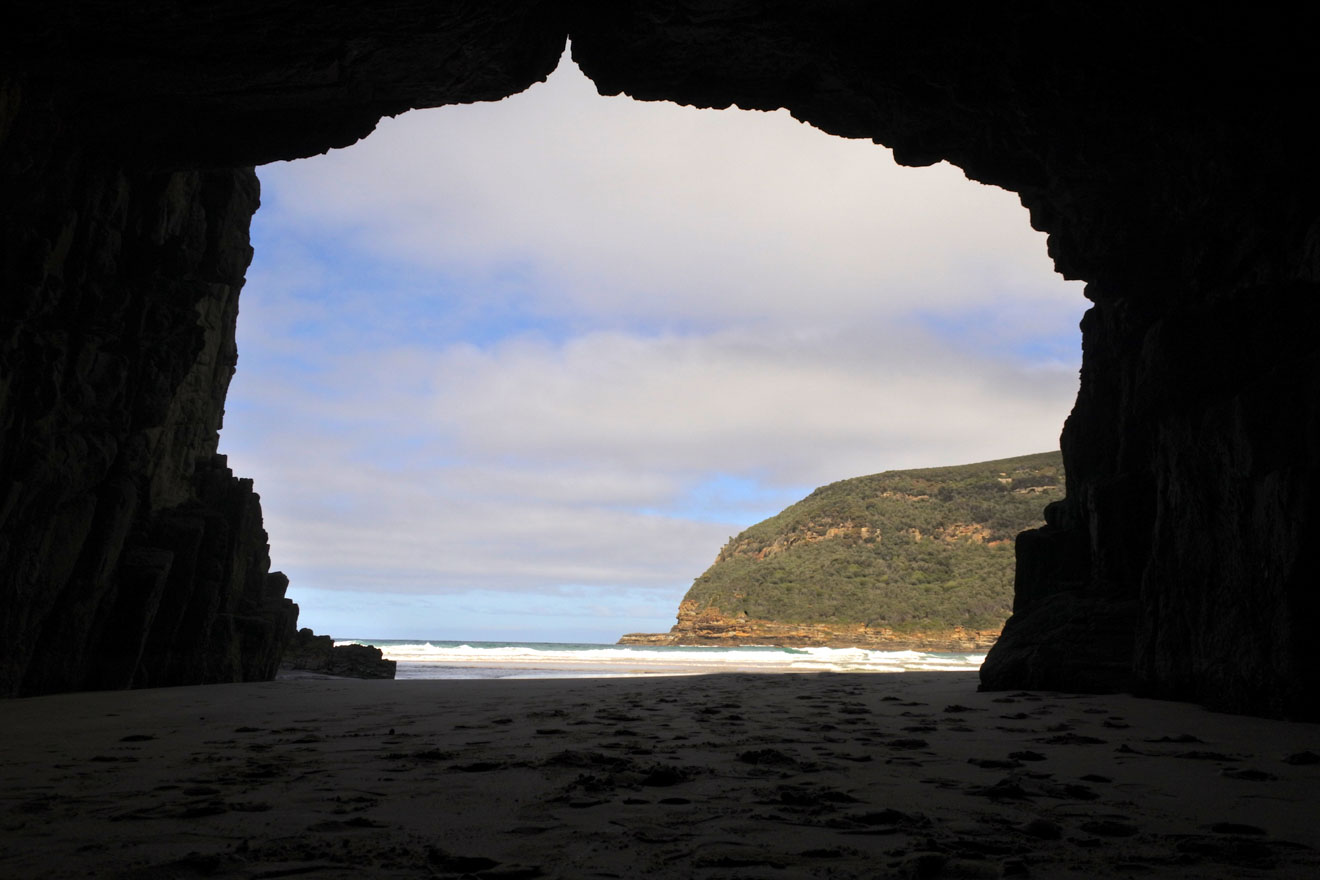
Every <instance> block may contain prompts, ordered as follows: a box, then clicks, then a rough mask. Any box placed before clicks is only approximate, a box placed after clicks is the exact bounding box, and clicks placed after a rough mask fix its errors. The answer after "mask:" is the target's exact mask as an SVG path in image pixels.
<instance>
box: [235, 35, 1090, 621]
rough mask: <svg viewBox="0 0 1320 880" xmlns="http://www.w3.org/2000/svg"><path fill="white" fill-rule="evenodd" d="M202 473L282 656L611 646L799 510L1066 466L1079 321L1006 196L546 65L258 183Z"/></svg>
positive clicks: (1069, 287)
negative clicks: (225, 486)
mask: <svg viewBox="0 0 1320 880" xmlns="http://www.w3.org/2000/svg"><path fill="white" fill-rule="evenodd" d="M259 176H260V177H261V179H262V181H263V203H264V205H263V208H262V210H261V211H259V212H258V214H257V215H256V217H255V219H254V223H253V243H254V246H255V248H256V258H255V261H254V264H253V266H252V268H251V269H250V270H249V273H248V282H247V285H246V287H245V290H244V293H243V301H242V308H241V310H240V327H239V339H238V344H239V352H240V362H239V368H238V370H237V373H236V376H235V378H234V380H233V383H232V385H231V388H230V392H229V397H228V403H227V414H226V420H225V428H224V431H223V434H222V440H221V448H220V451H221V452H222V453H226V454H228V455H229V457H230V462H231V465H232V466H233V468H234V470H235V471H236V472H237V473H241V474H243V475H244V476H248V477H253V478H254V479H255V484H256V486H257V488H258V490H259V491H260V492H261V493H262V506H263V509H264V515H265V519H266V523H267V527H268V530H269V533H270V539H271V544H272V559H273V562H274V564H275V565H276V566H277V567H279V568H281V569H283V570H284V571H285V572H286V573H288V574H289V576H290V579H291V586H290V591H289V595H290V596H291V597H292V598H294V599H295V600H297V601H298V602H299V603H300V605H301V608H302V618H301V623H302V625H307V626H311V627H313V628H315V629H317V630H318V631H322V632H330V633H333V634H335V635H336V636H339V637H356V638H365V637H374V638H455V639H457V638H468V639H483V640H504V639H521V640H537V641H561V642H612V641H613V640H614V639H615V638H617V637H618V636H619V635H620V634H622V633H624V632H629V631H637V630H648V629H649V630H659V629H665V628H667V627H668V626H669V624H670V623H672V618H673V613H674V609H675V607H676V606H677V603H678V599H679V597H680V596H681V595H682V592H683V590H684V589H686V587H687V585H688V584H689V583H690V582H691V579H692V578H693V577H694V576H695V575H696V574H698V573H699V572H700V571H701V570H702V569H703V568H704V567H705V566H706V565H707V564H709V562H710V560H711V559H712V558H713V557H714V555H715V552H716V551H717V550H718V549H719V547H720V546H721V544H723V542H724V540H725V538H726V537H727V536H728V535H729V534H733V533H736V532H737V531H738V530H740V529H741V528H743V527H745V526H746V525H749V524H750V523H752V522H755V521H756V520H759V519H762V518H764V517H766V516H769V515H771V514H773V513H775V512H777V511H778V510H779V509H781V508H783V507H785V506H786V505H787V504H789V503H791V502H793V501H795V500H797V499H798V498H800V497H802V496H803V495H805V494H806V493H807V492H809V491H810V490H811V489H812V488H814V487H815V486H817V485H821V484H824V483H828V482H831V481H834V480H838V479H843V478H847V477H853V476H858V475H861V474H864V473H872V472H875V471H879V470H887V469H894V468H906V467H922V466H935V465H943V464H958V463H964V462H970V461H980V460H987V459H993V458H1000V457H1007V456H1011V455H1019V454H1025V453H1030V452H1038V451H1043V450H1045V449H1052V448H1057V440H1058V433H1059V430H1060V428H1061V426H1062V422H1063V418H1064V417H1065V415H1066V414H1067V412H1068V410H1069V408H1070V407H1071V405H1072V401H1073V398H1074V397H1075V395H1076V388H1077V384H1076V371H1077V365H1078V361H1079V359H1080V351H1079V348H1080V347H1079V344H1078V339H1079V334H1078V331H1077V323H1078V319H1079V317H1080V314H1081V312H1082V310H1083V309H1084V307H1085V305H1086V302H1085V300H1084V299H1083V297H1082V295H1081V291H1080V285H1079V284H1077V283H1075V282H1066V281H1064V280H1063V279H1062V278H1061V277H1059V276H1058V275H1057V274H1055V273H1054V271H1053V267H1052V265H1051V264H1050V262H1049V259H1048V257H1047V256H1046V254H1045V247H1044V241H1043V239H1044V236H1043V235H1042V234H1040V233H1036V232H1034V231H1032V230H1031V229H1030V226H1029V224H1028V218H1027V214H1026V211H1025V209H1023V208H1022V207H1021V206H1020V205H1019V204H1018V203H1017V199H1016V197H1015V195H1014V194H1012V193H1009V192H1006V191H1003V190H998V189H994V188H992V187H987V186H984V185H982V184H977V183H973V182H970V181H968V180H966V179H965V178H964V177H963V175H962V173H961V172H960V171H958V170H957V169H955V168H953V167H952V166H949V165H947V164H943V163H942V164H941V165H939V166H934V167H930V168H923V169H911V168H900V167H899V166H897V165H895V164H894V163H893V162H892V160H891V159H890V157H889V153H888V151H887V150H885V149H884V148H882V147H877V146H875V145H873V144H871V143H869V142H866V141H856V140H844V139H840V138H836V137H832V136H828V135H825V134H824V133H822V132H820V131H817V130H813V129H811V128H810V126H807V125H806V124H804V123H800V122H797V121H795V120H793V119H792V118H791V117H790V116H789V115H788V113H787V112H786V111H778V112H776V113H760V112H750V111H736V110H732V109H731V110H726V111H714V110H696V109H693V108H688V107H681V106H679V105H675V104H667V103H663V104H661V103H656V104H652V103H643V102H636V101H632V100H631V99H628V98H609V99H607V98H602V97H600V96H599V95H597V94H596V92H595V89H594V86H593V85H592V84H591V83H590V82H589V81H588V80H587V79H586V78H585V77H584V76H583V75H582V74H581V72H580V71H578V70H577V68H576V66H575V65H574V64H573V63H572V62H571V61H570V60H569V59H568V58H567V57H565V59H564V60H563V61H561V63H560V66H559V69H558V70H557V71H556V73H555V74H554V75H553V76H552V77H551V79H550V80H549V81H548V82H547V83H544V84H540V85H536V86H533V87H532V88H531V89H529V90H528V91H527V92H525V93H522V94H519V95H515V96H512V97H510V98H507V99H505V100H503V101H500V102H498V103H492V104H474V105H463V106H451V107H444V108H440V109H437V110H430V111H413V112H411V113H408V114H405V115H403V116H400V117H398V118H396V119H393V120H385V121H384V122H382V124H381V126H380V127H379V129H378V130H377V132H376V133H374V134H373V135H371V136H370V137H369V138H367V139H366V140H364V141H363V142H361V143H360V144H358V145H356V146H354V147H352V148H348V149H345V150H338V151H335V152H333V153H330V154H327V155H324V156H319V157H314V158H312V159H303V160H298V161H297V162H294V163H278V164H276V165H271V166H265V167H263V168H262V169H260V170H259Z"/></svg>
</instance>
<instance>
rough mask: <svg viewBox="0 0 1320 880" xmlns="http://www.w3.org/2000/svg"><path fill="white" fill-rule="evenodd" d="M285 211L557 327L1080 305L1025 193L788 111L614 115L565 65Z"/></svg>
mask: <svg viewBox="0 0 1320 880" xmlns="http://www.w3.org/2000/svg"><path fill="white" fill-rule="evenodd" d="M278 173H279V174H280V188H279V195H278V197H277V198H276V199H275V200H274V201H275V203H274V205H273V208H274V210H275V211H277V212H278V213H279V215H280V219H281V220H282V221H283V222H287V223H291V224H297V225H299V226H301V227H303V228H307V229H315V230H318V232H320V233H323V234H328V235H331V236H335V237H337V238H338V239H339V240H342V241H343V242H344V243H345V244H346V245H347V246H350V247H354V248H358V249H361V250H362V251H364V252H369V253H372V254H376V255H381V256H384V257H386V258H388V259H389V260H392V261H401V262H406V263H409V264H412V265H418V266H425V267H428V268H429V269H431V270H434V271H437V272H442V273H446V274H449V275H451V276H455V277H460V278H463V279H464V280H465V282H466V283H467V285H468V286H469V290H468V293H469V295H470V296H474V297H481V296H484V295H487V294H489V293H491V291H492V290H494V292H495V295H508V293H509V291H508V289H507V285H508V281H509V276H510V275H513V276H520V277H521V278H522V280H523V282H524V283H523V284H522V285H521V286H520V287H519V289H518V291H517V294H518V295H520V296H523V297H525V298H526V299H527V300H528V304H529V305H530V306H532V307H535V308H537V309H539V310H542V311H544V312H546V313H551V314H557V313H563V312H565V311H570V312H584V311H585V312H595V311H600V310H604V311H606V312H608V313H610V314H625V315H631V316H634V317H637V318H647V319H651V320H663V319H670V320H680V321H684V322H692V321H697V320H715V321H728V320H737V321H741V322H746V321H748V320H753V321H756V320H762V319H766V320H784V319H798V318H803V317H805V318H809V319H811V320H814V321H828V320H830V319H832V318H833V319H839V318H844V319H846V318H849V317H852V316H855V315H857V314H868V315H881V316H884V315H893V314H895V313H902V312H904V311H906V310H908V309H910V308H911V305H912V302H913V298H914V297H918V298H920V300H921V301H922V304H923V307H924V308H927V309H932V310H937V311H948V310H956V309H959V308H962V307H964V306H966V305H968V304H969V303H975V304H979V303H981V302H983V301H984V299H985V297H986V294H987V291H991V292H992V295H994V296H996V297H997V298H998V297H1000V296H1006V297H1007V298H1009V299H1011V300H1013V301H1016V302H1022V301H1029V302H1032V303H1034V304H1037V305H1038V306H1039V307H1041V308H1047V309H1048V308H1053V307H1057V306H1058V305H1059V304H1060V303H1064V302H1066V303H1067V304H1068V306H1069V307H1072V306H1074V305H1075V301H1074V300H1073V299H1071V298H1070V297H1068V296H1061V291H1062V290H1064V288H1063V287H1062V285H1061V283H1060V280H1059V279H1058V278H1057V276H1054V275H1053V273H1052V270H1051V267H1050V265H1049V262H1048V260H1047V259H1046V258H1045V242H1044V236H1043V235H1042V234H1041V233H1038V232H1035V231H1034V230H1032V229H1031V228H1030V226H1029V223H1028V218H1027V213H1026V210H1025V209H1024V208H1022V207H1021V206H1020V205H1019V204H1018V203H1017V200H1016V197H1015V196H1013V195H1012V194H1010V193H1006V192H1004V191H1002V190H998V189H995V188H992V187H987V186H984V185H981V184H976V183H972V182H969V181H968V180H967V179H966V178H965V177H964V176H963V174H962V173H961V172H960V171H959V170H957V169H956V168H952V167H950V166H948V165H947V164H941V165H937V166H933V167H930V168H923V169H912V168H901V167H899V166H897V165H896V164H895V163H894V162H893V161H892V158H891V156H890V154H889V151H888V150H886V149H884V148H881V147H877V146H875V145H873V144H871V143H870V142H867V141H855V140H854V141H849V140H845V139H841V138H834V137H829V136H826V135H823V134H822V133H821V132H819V131H816V130H815V129H813V128H811V127H810V126H808V125H806V124H804V123H801V122H798V121H796V120H794V119H792V118H791V117H790V116H789V115H788V113H787V111H778V112H775V113H760V112H750V111H714V110H697V109H694V108H690V107H680V106H677V105H673V104H665V103H642V102H637V101H633V100H630V99H628V98H623V97H612V98H603V97H600V96H598V95H596V94H595V93H594V87H593V86H592V85H591V84H590V82H589V81H587V80H586V79H585V77H583V76H582V75H581V73H580V72H578V71H577V69H576V67H574V66H573V65H572V64H571V62H569V61H568V60H565V61H564V63H563V64H562V65H561V68H560V70H559V71H558V72H556V74H555V75H554V76H553V77H552V78H551V79H550V81H549V82H547V83H545V84H543V85H538V86H534V87H533V88H532V89H529V90H528V91H527V92H525V93H523V94H520V95H515V96H513V97H511V98H508V99H506V100H505V101H501V102H499V103H496V104H471V105H462V106H456V107H448V108H443V109H441V110H439V111H434V112H426V113H409V114H405V115H404V116H401V117H399V118H396V119H392V120H386V121H384V122H382V124H381V125H380V127H379V129H378V130H377V132H376V133H375V134H373V135H372V136H371V137H370V138H368V139H367V140H366V141H364V142H363V143H361V144H360V145H358V146H356V147H354V148H353V150H351V151H348V150H345V151H338V152H335V153H331V154H329V155H326V156H324V157H319V158H317V159H313V160H307V161H303V162H300V163H295V164H293V165H288V166H284V167H280V168H279V169H278Z"/></svg>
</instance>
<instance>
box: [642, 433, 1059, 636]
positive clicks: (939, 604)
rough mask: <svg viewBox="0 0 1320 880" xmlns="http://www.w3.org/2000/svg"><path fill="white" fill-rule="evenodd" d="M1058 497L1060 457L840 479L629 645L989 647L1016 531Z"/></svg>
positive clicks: (725, 560)
mask: <svg viewBox="0 0 1320 880" xmlns="http://www.w3.org/2000/svg"><path fill="white" fill-rule="evenodd" d="M1062 497H1063V462H1062V457H1061V456H1060V454H1059V453H1058V452H1046V453H1039V454H1036V455H1024V456H1019V457H1017V458H1006V459H1000V460H997V461H987V462H980V463H978V464H968V465H959V466H956V467H941V468H924V469H921V470H909V471H886V472H885V473H880V474H872V475H871V476H866V477H856V478H854V479H851V480H841V481H840V482H837V483H831V484H830V485H828V486H822V487H821V488H819V489H817V490H816V491H814V492H812V493H811V494H810V495H808V496H807V497H806V498H804V499H803V500H801V501H799V502H797V503H796V504H794V505H792V506H791V507H789V508H787V509H786V510H784V511H783V512H781V513H779V514H777V515H775V516H772V517H770V518H769V519H767V520H765V521H763V522H760V523H757V524H756V525H754V526H752V527H751V528H749V529H747V530H746V531H744V532H742V533H741V534H739V535H738V536H737V537H734V538H731V539H730V540H729V542H728V543H727V544H726V545H725V546H724V548H723V549H722V550H720V553H719V556H718V557H717V558H716V560H715V564H714V565H712V566H711V567H710V568H709V569H707V571H706V572H705V574H703V575H701V577H699V578H697V579H696V581H695V582H694V583H693V584H692V587H691V589H689V590H688V592H687V595H686V596H685V597H684V599H683V601H682V604H681V605H680V608H679V615H678V617H679V620H678V624H677V625H676V626H675V627H674V628H673V629H672V630H671V631H670V632H669V633H665V634H656V635H647V634H632V635H629V636H625V637H624V639H623V641H624V642H627V643H657V644H665V643H668V644H710V643H724V644H732V643H755V642H758V641H761V642H764V641H765V640H767V639H769V640H772V641H776V642H779V643H783V644H833V645H842V644H859V645H866V644H872V643H878V642H903V643H911V645H912V646H913V647H923V646H924V647H928V648H932V649H934V648H937V647H938V646H937V645H935V644H934V643H939V642H949V643H950V644H951V646H952V647H951V649H955V650H956V649H959V646H961V647H982V646H984V644H988V642H992V641H993V639H994V636H995V635H997V633H998V631H999V629H1000V627H1002V625H1003V623H1004V620H1005V619H1007V617H1008V614H1009V611H1010V609H1011V607H1012V602H1013V539H1014V537H1015V536H1016V535H1017V533H1018V532H1020V531H1023V530H1024V529H1029V528H1034V527H1036V526H1038V525H1040V524H1041V522H1042V513H1041V511H1042V510H1043V508H1044V507H1045V505H1046V504H1048V503H1049V502H1051V501H1054V500H1056V499H1058V498H1062ZM964 643H965V644H964Z"/></svg>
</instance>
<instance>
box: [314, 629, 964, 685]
mask: <svg viewBox="0 0 1320 880" xmlns="http://www.w3.org/2000/svg"><path fill="white" fill-rule="evenodd" d="M336 644H340V645H345V644H357V645H372V646H374V647H377V648H380V649H381V651H382V652H383V653H384V655H385V657H386V658H387V659H389V660H394V661H397V663H398V671H397V673H396V676H395V677H396V678H399V679H406V678H411V679H418V678H469V679H473V678H475V679H492V678H615V677H630V676H647V675H700V674H703V673H712V672H907V671H915V670H921V671H927V672H928V671H932V670H949V671H964V672H965V671H971V670H976V669H978V668H980V666H981V661H983V660H984V659H985V655H984V654H926V653H922V652H920V651H876V650H870V649H866V648H779V647H770V646H745V647H725V646H717V647H688V646H684V647H658V646H653V645H594V644H560V643H555V642H459V641H445V640H439V639H428V640H409V639H344V640H341V641H338V642H336Z"/></svg>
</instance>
